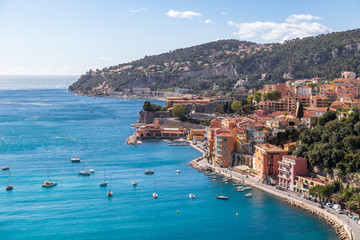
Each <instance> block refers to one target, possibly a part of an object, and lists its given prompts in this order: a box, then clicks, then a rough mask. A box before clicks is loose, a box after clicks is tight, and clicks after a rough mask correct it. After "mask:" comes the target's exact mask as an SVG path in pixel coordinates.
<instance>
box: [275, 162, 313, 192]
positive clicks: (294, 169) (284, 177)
mask: <svg viewBox="0 0 360 240" xmlns="http://www.w3.org/2000/svg"><path fill="white" fill-rule="evenodd" d="M278 164H279V175H278V178H279V186H280V187H283V188H285V189H290V190H293V189H294V181H295V176H297V175H305V174H306V173H307V172H308V169H307V160H306V159H305V158H301V157H296V156H290V155H283V156H282V160H281V161H279V162H278Z"/></svg>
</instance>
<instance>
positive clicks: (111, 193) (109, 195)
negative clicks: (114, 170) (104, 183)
mask: <svg viewBox="0 0 360 240" xmlns="http://www.w3.org/2000/svg"><path fill="white" fill-rule="evenodd" d="M107 195H108V197H112V196H113V192H112V191H111V176H110V188H109V191H108V192H107Z"/></svg>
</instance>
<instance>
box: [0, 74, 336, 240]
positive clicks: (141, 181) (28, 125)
mask: <svg viewBox="0 0 360 240" xmlns="http://www.w3.org/2000/svg"><path fill="white" fill-rule="evenodd" d="M76 80H77V77H76V76H70V77H51V76H42V77H36V76H32V77H24V76H18V77H13V76H11V77H10V76H3V77H0V89H1V90H0V166H1V167H2V166H10V176H11V182H12V184H13V185H14V189H13V190H12V191H6V190H5V187H6V186H7V185H8V184H9V171H0V239H1V240H7V239H36V240H39V239H72V240H75V239H157V240H158V239H337V238H338V237H337V235H336V234H335V232H334V230H333V229H332V228H331V226H330V225H328V224H327V223H326V222H325V221H323V220H321V219H319V218H317V217H315V216H314V215H311V214H308V213H306V212H305V211H302V210H299V209H297V208H294V207H292V206H289V205H287V204H285V203H284V202H283V201H282V200H281V199H280V198H278V197H275V196H272V195H270V194H268V193H266V192H263V191H261V190H258V189H254V188H253V189H252V190H251V192H252V193H253V195H252V198H246V197H245V196H244V195H245V193H244V192H236V191H234V186H233V182H230V183H229V184H225V183H224V182H222V181H220V180H216V181H212V179H211V178H208V177H207V176H206V175H204V174H203V173H201V172H198V171H197V170H195V169H193V168H192V167H190V166H189V162H190V161H191V160H192V159H194V158H197V157H199V156H201V154H200V153H199V152H198V151H197V150H195V149H193V148H191V147H190V146H168V143H166V142H163V141H160V140H158V141H144V143H143V144H142V145H138V146H129V145H126V144H125V141H126V139H127V137H128V136H130V135H131V134H133V133H134V131H135V129H133V128H131V125H132V124H133V123H134V122H135V121H136V120H137V118H138V112H139V111H140V110H141V109H142V106H143V102H144V100H141V99H131V100H130V99H120V98H106V97H97V98H94V97H83V96H77V95H75V94H74V93H70V92H67V87H68V86H69V85H70V84H71V83H73V82H75V81H76ZM152 103H156V104H164V102H161V101H152ZM90 110H92V111H93V112H92V113H91V112H90ZM71 157H80V158H81V161H82V162H80V163H72V162H70V158H71ZM83 168H84V169H85V170H89V169H94V170H95V172H94V173H93V174H91V176H80V175H78V171H80V170H82V169H83ZM146 169H151V170H154V171H155V174H154V175H145V174H144V171H145V170H146ZM176 170H180V171H181V173H177V172H176ZM105 171H106V180H107V182H108V186H107V187H100V186H99V184H100V183H101V182H102V181H103V180H104V177H105ZM48 178H49V179H50V180H51V181H56V182H57V185H56V186H54V187H51V188H43V187H42V186H41V185H42V183H43V182H44V181H45V180H47V179H48ZM110 179H111V180H110ZM134 179H136V180H137V181H138V185H137V186H136V187H133V186H132V184H131V182H132V181H133V180H134ZM110 182H111V190H112V191H113V197H108V196H107V192H108V191H109V188H110ZM154 191H156V193H157V194H158V198H157V199H153V198H152V193H153V192H154ZM190 193H193V194H195V198H194V199H190V198H189V194H190ZM220 193H221V194H222V195H227V196H229V200H228V201H223V200H218V199H216V196H217V195H219V194H220Z"/></svg>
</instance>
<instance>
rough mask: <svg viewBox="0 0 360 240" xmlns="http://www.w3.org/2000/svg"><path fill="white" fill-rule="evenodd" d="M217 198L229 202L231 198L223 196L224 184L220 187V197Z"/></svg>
mask: <svg viewBox="0 0 360 240" xmlns="http://www.w3.org/2000/svg"><path fill="white" fill-rule="evenodd" d="M216 198H217V199H220V200H228V199H229V197H226V196H223V195H222V184H221V185H220V195H219V196H216Z"/></svg>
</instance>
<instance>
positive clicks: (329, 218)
mask: <svg viewBox="0 0 360 240" xmlns="http://www.w3.org/2000/svg"><path fill="white" fill-rule="evenodd" d="M191 146H192V147H194V148H195V149H197V150H198V151H200V152H202V153H203V155H202V156H201V157H198V158H196V159H194V160H192V161H191V162H190V163H189V165H190V166H192V167H193V168H195V169H197V170H199V171H201V172H203V171H215V169H214V168H212V167H209V166H205V165H204V164H201V163H200V161H202V160H204V158H205V155H206V152H205V151H203V150H202V149H200V148H198V147H197V146H196V145H193V144H191ZM231 172H233V171H226V172H221V173H219V174H220V175H223V176H225V177H227V178H231V179H234V180H236V181H241V182H244V183H245V184H247V185H251V186H253V187H256V188H258V189H261V190H263V191H266V192H268V193H270V194H273V195H275V196H278V197H281V198H282V199H284V202H285V203H287V204H290V205H292V206H295V207H297V208H300V209H302V210H305V211H307V212H309V213H312V214H315V215H316V216H318V217H319V218H321V219H323V220H325V221H326V222H327V223H328V224H330V225H331V226H332V227H333V228H334V230H335V232H336V234H338V236H339V239H341V240H354V239H355V238H354V236H353V234H352V232H351V231H350V230H349V229H348V228H347V227H345V223H344V222H342V221H341V220H339V219H337V218H336V217H335V216H334V215H332V214H331V213H328V212H326V211H325V210H322V209H320V208H316V207H314V206H312V205H310V204H308V203H306V202H302V201H299V200H296V199H292V198H290V197H287V196H286V195H285V194H279V193H277V192H275V191H272V190H269V189H267V188H264V187H262V186H259V184H255V183H254V182H251V181H250V180H247V178H246V177H243V178H239V177H236V176H235V174H231ZM229 173H230V174H229ZM289 196H290V195H289Z"/></svg>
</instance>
